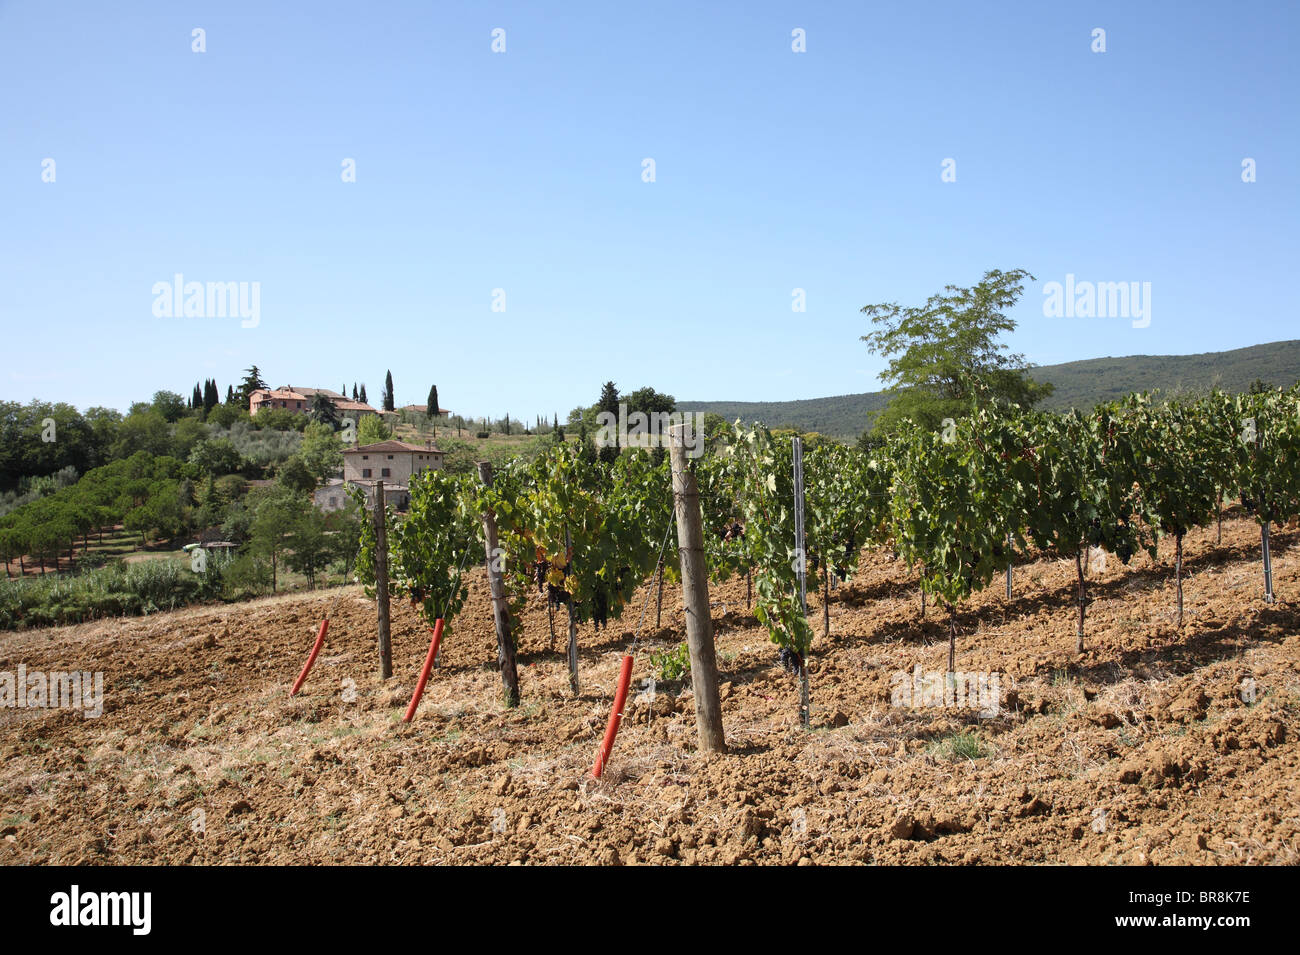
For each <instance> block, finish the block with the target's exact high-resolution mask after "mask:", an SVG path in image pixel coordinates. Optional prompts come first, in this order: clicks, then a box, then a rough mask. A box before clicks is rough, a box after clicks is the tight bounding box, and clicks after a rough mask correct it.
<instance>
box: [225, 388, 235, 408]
mask: <svg viewBox="0 0 1300 955" xmlns="http://www.w3.org/2000/svg"><path fill="white" fill-rule="evenodd" d="M234 403H235V386H234V385H226V404H228V405H233V404H234Z"/></svg>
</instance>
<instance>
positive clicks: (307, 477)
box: [275, 454, 316, 494]
mask: <svg viewBox="0 0 1300 955" xmlns="http://www.w3.org/2000/svg"><path fill="white" fill-rule="evenodd" d="M275 483H276V484H278V485H279V486H281V487H284V488H288V489H289V490H291V491H293V492H295V493H297V494H305V493H307V492H309V491H314V490H315V489H316V475H314V474H313V473H312V472H311V469H310V468H308V467H307V465H306V463H304V461H303V459H302V455H300V454H295V455H293V456H292V457H291V458H289V460H287V461H285V462H284V463H283V464H281V465H280V467H279V468H278V469H277V470H276V473H275Z"/></svg>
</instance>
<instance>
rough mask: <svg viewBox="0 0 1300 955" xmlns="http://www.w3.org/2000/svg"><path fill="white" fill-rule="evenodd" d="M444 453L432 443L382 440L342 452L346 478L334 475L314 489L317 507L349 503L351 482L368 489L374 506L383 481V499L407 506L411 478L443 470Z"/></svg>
mask: <svg viewBox="0 0 1300 955" xmlns="http://www.w3.org/2000/svg"><path fill="white" fill-rule="evenodd" d="M442 462H443V452H442V451H439V450H438V449H437V448H436V447H434V446H433V445H432V444H428V445H422V444H408V443H407V442H405V441H380V442H379V443H378V444H366V445H361V446H360V447H356V448H346V449H344V451H343V478H342V480H340V479H338V478H335V479H334V480H333V481H331V482H329V483H328V484H326V485H325V486H323V487H320V488H317V489H316V492H315V495H314V497H315V501H316V506H317V507H318V508H320V509H321V510H322V511H332V510H337V509H338V508H341V507H343V506H345V505H346V504H347V488H348V486H349V485H352V486H355V487H359V488H361V489H362V490H364V491H365V494H366V504H367V506H368V507H372V508H373V507H374V506H375V485H376V483H377V482H379V481H383V482H384V500H385V501H387V502H388V503H392V504H395V505H396V506H397V507H398V509H399V510H400V509H405V508H406V506H407V505H408V504H410V502H411V478H412V477H414V476H415V475H417V474H419V473H420V472H421V471H424V470H427V469H430V468H432V469H433V470H441V469H442Z"/></svg>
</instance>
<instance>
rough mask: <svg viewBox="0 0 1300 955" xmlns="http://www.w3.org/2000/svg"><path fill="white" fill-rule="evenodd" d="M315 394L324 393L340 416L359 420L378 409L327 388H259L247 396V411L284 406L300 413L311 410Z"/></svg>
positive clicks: (376, 412) (289, 386) (254, 412)
mask: <svg viewBox="0 0 1300 955" xmlns="http://www.w3.org/2000/svg"><path fill="white" fill-rule="evenodd" d="M317 395H324V396H325V397H326V398H328V399H329V400H330V403H331V404H333V405H334V410H335V411H336V412H338V415H339V417H340V418H352V419H354V420H356V421H360V420H361V418H362V416H363V415H368V414H379V410H378V409H376V408H372V407H370V405H368V404H365V403H363V402H360V401H350V400H348V398H347V396H346V395H341V394H339V393H338V392H337V391H330V390H329V389H328V388H302V387H299V388H294V387H293V386H292V385H285V386H284V387H283V388H276V389H274V390H272V389H270V388H259V389H257V390H256V391H254V392H253V393H252V394H250V395H249V396H248V413H249V414H250V415H255V414H257V413H258V412H259V411H261V410H262V409H263V408H286V409H288V410H289V411H294V412H298V413H300V414H309V413H310V412H311V406H312V402H313V401H314V400H315V398H316V396H317Z"/></svg>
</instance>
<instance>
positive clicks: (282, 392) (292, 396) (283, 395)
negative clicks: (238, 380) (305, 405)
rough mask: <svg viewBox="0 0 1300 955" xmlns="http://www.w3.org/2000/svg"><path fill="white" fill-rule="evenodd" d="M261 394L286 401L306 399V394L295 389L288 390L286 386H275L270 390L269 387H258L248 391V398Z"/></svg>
mask: <svg viewBox="0 0 1300 955" xmlns="http://www.w3.org/2000/svg"><path fill="white" fill-rule="evenodd" d="M257 396H263V397H267V398H275V399H284V400H286V401H306V400H307V396H306V395H304V394H300V393H299V392H297V391H290V390H289V389H288V388H277V389H275V391H272V390H271V389H270V388H258V389H257V390H256V391H252V392H249V394H248V398H249V400H250V401H251V400H252V399H253V398H254V397H257Z"/></svg>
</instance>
